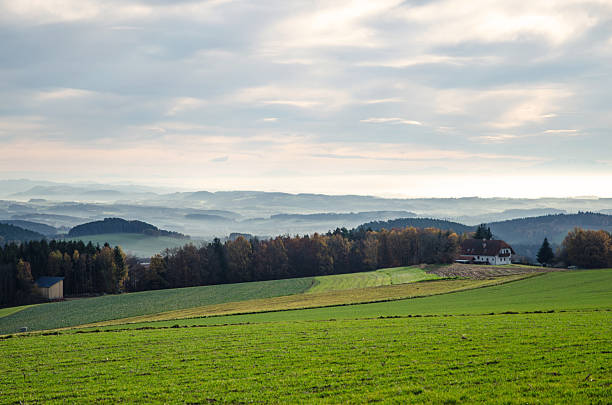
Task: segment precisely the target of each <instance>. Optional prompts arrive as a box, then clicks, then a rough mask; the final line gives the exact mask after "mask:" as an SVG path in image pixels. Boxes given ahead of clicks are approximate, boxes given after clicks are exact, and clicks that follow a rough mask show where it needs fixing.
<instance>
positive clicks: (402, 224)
mask: <svg viewBox="0 0 612 405" xmlns="http://www.w3.org/2000/svg"><path fill="white" fill-rule="evenodd" d="M409 226H411V227H414V228H437V229H442V230H444V231H447V230H449V231H451V230H452V231H455V232H457V233H466V232H472V231H474V230H475V227H473V226H468V225H463V224H460V223H458V222H451V221H446V220H443V219H433V218H398V219H392V220H389V221H373V222H367V223H365V224H363V225H360V226H359V228H362V229H372V230H374V231H380V230H381V229H393V228H406V227H409Z"/></svg>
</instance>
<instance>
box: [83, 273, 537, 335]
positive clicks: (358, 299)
mask: <svg viewBox="0 0 612 405" xmlns="http://www.w3.org/2000/svg"><path fill="white" fill-rule="evenodd" d="M524 277H527V276H525V275H520V276H508V277H500V278H497V279H493V280H439V281H435V282H423V283H410V284H400V285H388V286H379V287H367V288H358V289H353V290H341V291H327V292H322V293H312V294H295V295H289V296H282V297H274V298H262V299H254V300H248V301H240V302H228V303H223V304H216V305H207V306H202V307H196V308H188V309H182V310H177V311H169V312H163V313H159V314H151V315H144V316H138V317H133V318H125V319H116V320H112V321H107V322H99V323H96V324H93V325H82V326H79V327H98V326H110V325H123V324H126V323H136V324H137V326H141V325H140V323H142V322H154V321H172V320H176V319H186V318H197V317H209V316H219V315H231V314H247V313H257V312H271V311H286V310H293V309H302V308H316V307H329V306H338V305H351V304H356V303H365V302H376V301H390V300H399V299H404V298H414V297H425V296H429V295H435V294H444V293H448V292H453V291H461V290H468V289H473V288H480V287H486V286H491V285H496V284H501V283H506V282H510V281H514V280H517V279H520V278H524ZM224 319H225V318H221V321H222V322H223V320H224Z"/></svg>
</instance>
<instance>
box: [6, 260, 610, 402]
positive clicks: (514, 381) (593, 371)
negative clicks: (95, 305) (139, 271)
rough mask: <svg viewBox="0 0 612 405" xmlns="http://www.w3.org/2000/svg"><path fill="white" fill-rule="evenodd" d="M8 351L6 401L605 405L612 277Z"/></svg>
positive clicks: (604, 273)
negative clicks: (582, 404)
mask: <svg viewBox="0 0 612 405" xmlns="http://www.w3.org/2000/svg"><path fill="white" fill-rule="evenodd" d="M512 277H521V276H512ZM298 280H304V281H306V280H308V281H310V285H312V284H314V280H313V279H298ZM286 281H288V280H286ZM455 281H456V282H464V283H465V282H470V281H471V282H480V283H485V282H486V280H455ZM453 282H454V281H452V280H439V281H435V280H434V281H425V282H422V283H415V284H412V285H411V284H406V285H405V286H415V287H416V286H420V285H437V284H440V283H453ZM248 285H250V284H246V283H245V284H243V285H242V286H248ZM310 285H309V284H308V283H304V284H303V285H302V290H301V291H306V290H307V289H308V288H309V286H310ZM338 285H343V284H342V283H339V284H338ZM240 286H241V285H234V286H233V287H234V288H236V287H240ZM251 286H252V285H251ZM405 286H403V285H399V286H398V285H392V286H379V287H371V288H365V289H357V290H354V291H370V290H374V289H389V288H391V289H395V288H404V287H405ZM215 287H227V286H215ZM202 288H203V287H200V289H202ZM183 290H185V289H183ZM195 290H198V289H197V288H196V289H194V291H195ZM262 290H266V291H267V289H265V288H262ZM169 291H173V290H169ZM174 291H176V290H174ZM229 291H231V290H225V293H229ZM296 291H297V290H296ZM349 291H351V290H349ZM158 293H160V292H158ZM218 293H219V294H222V293H223V292H222V291H218ZM334 293H338V294H340V293H342V291H338V292H334V291H331V292H324V293H314V294H298V295H297V296H296V297H299V296H300V295H301V296H307V297H317V294H322V295H321V296H324V295H325V294H328V295H333V294H334ZM149 294H150V293H149ZM175 294H176V293H175ZM248 294H249V293H248V292H246V291H245V292H244V295H243V296H242V297H243V298H244V297H245V296H246V295H248ZM130 295H134V294H130ZM145 295H146V294H145ZM126 296H128V295H126ZM101 298H113V297H101ZM281 298H282V297H281ZM87 301H94V300H93V299H92V300H87ZM74 302H76V301H74ZM102 304H103V303H102ZM44 307H49V306H48V305H39V306H36V307H32V308H28V309H25V310H23V311H20V312H18V313H16V314H13V315H10V316H8V317H5V318H3V319H4V320H6V319H10V318H11V317H13V316H18V315H20V314H26V313H27V311H31V310H34V309H36V308H44ZM99 308H101V307H99ZM519 312H520V313H519ZM0 322H1V320H0ZM0 352H1V353H2V355H3V359H4V360H5V361H3V362H0V376H2V377H1V378H2V384H0V403H15V404H17V403H41V402H51V403H90V402H106V403H111V402H112V403H115V402H129V403H151V402H166V403H186V402H187V403H251V402H254V403H367V402H383V403H432V404H434V403H435V404H438V403H442V404H458V403H473V402H488V403H490V402H492V403H500V404H501V403H503V404H525V403H550V404H557V403H567V404H575V403H594V404H607V403H609V399H610V398H612V269H608V270H589V271H574V272H559V273H547V274H542V275H536V276H531V277H528V278H525V279H521V280H518V281H513V282H510V283H507V284H503V285H496V286H491V287H483V288H477V289H472V290H468V291H463V292H455V293H450V294H442V295H435V296H429V297H424V298H416V299H405V300H397V301H389V302H379V303H371V304H360V305H344V306H335V307H326V308H315V309H306V310H290V311H279V312H267V313H256V314H248V315H247V314H245V315H233V316H219V317H211V318H195V319H184V320H171V321H159V322H149V323H141V324H131V325H121V326H111V327H100V328H98V329H91V328H90V329H81V330H79V329H76V330H75V329H72V330H66V331H55V332H47V333H42V334H41V333H38V334H25V335H15V336H13V335H9V336H7V337H4V339H0Z"/></svg>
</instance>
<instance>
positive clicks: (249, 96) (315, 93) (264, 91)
mask: <svg viewBox="0 0 612 405" xmlns="http://www.w3.org/2000/svg"><path fill="white" fill-rule="evenodd" d="M225 101H226V102H228V103H232V102H239V103H249V104H260V105H284V106H290V107H297V108H306V109H313V108H326V109H327V108H329V109H337V108H341V107H343V106H345V105H347V104H349V103H351V102H352V100H351V96H350V95H349V94H348V93H347V92H346V91H342V90H336V89H333V88H307V87H294V86H282V85H268V86H259V87H249V88H245V89H242V90H239V91H238V92H236V93H234V94H232V95H230V96H227V97H226V98H225Z"/></svg>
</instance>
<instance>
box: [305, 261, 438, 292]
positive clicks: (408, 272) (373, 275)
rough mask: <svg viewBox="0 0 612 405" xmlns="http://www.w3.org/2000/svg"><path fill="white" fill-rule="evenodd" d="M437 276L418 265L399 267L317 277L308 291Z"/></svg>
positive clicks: (435, 277)
mask: <svg viewBox="0 0 612 405" xmlns="http://www.w3.org/2000/svg"><path fill="white" fill-rule="evenodd" d="M437 278H439V277H438V276H436V275H435V274H428V273H426V272H425V271H423V270H422V269H420V268H418V267H397V268H392V269H381V270H376V271H369V272H364V273H351V274H336V275H332V276H321V277H315V280H316V281H317V283H316V284H315V285H314V286H313V287H312V288H311V289H310V290H308V292H309V293H320V292H326V291H337V290H350V289H354V288H365V287H377V286H383V285H393V284H404V283H413V282H415V281H423V280H434V279H437Z"/></svg>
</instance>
